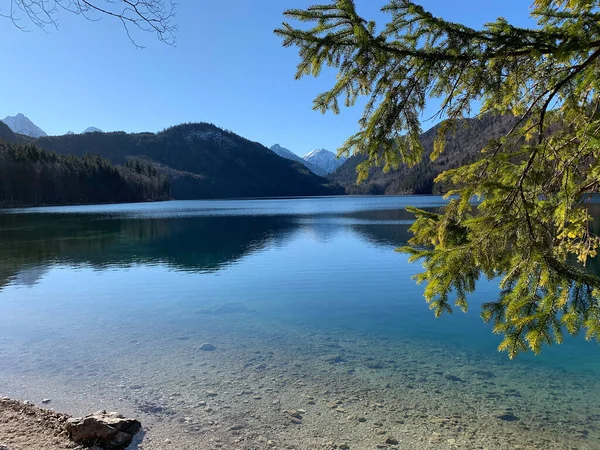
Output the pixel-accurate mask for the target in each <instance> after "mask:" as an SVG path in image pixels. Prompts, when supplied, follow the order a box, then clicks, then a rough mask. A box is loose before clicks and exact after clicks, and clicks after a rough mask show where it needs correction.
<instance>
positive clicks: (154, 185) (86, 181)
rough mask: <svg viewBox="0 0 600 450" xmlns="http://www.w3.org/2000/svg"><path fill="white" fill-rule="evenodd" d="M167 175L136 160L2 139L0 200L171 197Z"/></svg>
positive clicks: (21, 203) (71, 201)
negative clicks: (120, 161) (118, 161)
mask: <svg viewBox="0 0 600 450" xmlns="http://www.w3.org/2000/svg"><path fill="white" fill-rule="evenodd" d="M169 196H170V188H169V183H168V181H167V179H166V177H165V176H163V175H161V174H159V173H158V171H157V170H156V169H154V168H153V167H152V166H149V165H146V164H144V163H142V162H141V161H137V160H132V161H129V162H128V163H127V164H126V165H125V166H115V165H113V164H112V163H111V162H110V161H108V160H107V159H105V158H102V157H100V156H91V155H85V156H83V157H81V158H80V157H75V156H62V155H57V154H56V153H53V152H48V151H45V150H41V149H39V148H37V147H36V146H34V145H31V144H16V143H10V142H2V141H0V206H30V205H55V204H75V203H120V202H139V201H153V200H166V199H168V198H169Z"/></svg>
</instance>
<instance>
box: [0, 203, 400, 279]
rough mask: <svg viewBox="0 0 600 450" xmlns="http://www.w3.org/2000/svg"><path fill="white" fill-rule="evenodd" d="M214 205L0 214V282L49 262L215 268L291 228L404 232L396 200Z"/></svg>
mask: <svg viewBox="0 0 600 450" xmlns="http://www.w3.org/2000/svg"><path fill="white" fill-rule="evenodd" d="M214 212H215V210H214V209H213V210H211V211H210V213H209V214H207V212H206V211H205V210H201V209H198V210H196V213H195V215H194V214H189V211H188V214H187V215H186V216H184V217H182V216H181V215H180V214H173V217H164V215H163V214H161V215H160V216H158V217H156V216H152V215H151V216H150V217H143V216H142V217H140V216H139V215H137V214H136V215H132V216H127V215H122V214H105V213H97V214H94V213H90V212H85V213H67V212H66V211H61V212H59V213H53V214H43V213H42V214H41V213H36V214H10V213H4V214H0V253H1V255H2V256H1V258H0V287H3V286H5V285H7V284H9V283H12V284H19V285H26V286H31V285H33V284H35V283H36V282H37V281H38V280H39V279H40V278H41V277H42V276H43V274H44V273H45V271H46V270H47V269H48V267H50V266H54V265H68V266H82V265H84V266H91V267H93V268H96V269H106V268H127V267H131V266H133V265H138V264H143V265H158V264H163V265H167V266H168V267H170V268H171V269H174V270H178V271H189V272H199V273H202V272H211V271H217V270H219V269H222V268H223V267H226V266H228V265H231V264H234V263H235V262H236V261H238V260H240V259H241V258H243V257H245V256H247V255H250V254H253V253H256V252H260V251H261V250H263V249H265V248H266V247H268V246H271V245H273V246H283V245H285V243H286V242H288V241H289V239H290V238H291V237H292V236H293V235H294V234H295V233H299V232H303V233H307V235H309V236H311V237H312V238H313V239H314V240H315V241H316V242H320V243H326V242H329V241H331V240H332V239H333V238H334V237H335V236H336V234H338V233H340V232H346V231H347V230H351V231H353V232H355V233H358V234H359V235H360V236H361V237H362V238H363V239H365V240H366V241H368V242H370V243H372V244H374V245H378V246H388V247H395V246H398V245H401V244H403V243H405V242H406V240H407V239H408V238H409V233H408V227H409V224H410V220H409V219H410V215H409V214H408V213H407V212H406V211H404V209H402V208H399V209H385V210H360V211H342V212H339V213H334V214H332V213H330V212H329V213H327V214H325V213H323V214H307V213H306V212H305V211H301V212H300V214H283V215H267V214H256V215H255V214H254V212H253V211H250V213H248V212H247V211H241V212H240V215H233V214H231V213H230V212H229V213H228V214H214Z"/></svg>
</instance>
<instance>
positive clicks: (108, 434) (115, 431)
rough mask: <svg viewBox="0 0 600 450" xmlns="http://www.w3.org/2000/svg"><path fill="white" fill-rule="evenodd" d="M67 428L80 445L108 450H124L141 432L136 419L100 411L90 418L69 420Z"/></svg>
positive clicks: (140, 426)
mask: <svg viewBox="0 0 600 450" xmlns="http://www.w3.org/2000/svg"><path fill="white" fill-rule="evenodd" d="M65 428H66V430H67V432H68V433H69V435H70V437H71V439H73V440H74V441H75V442H77V443H80V444H96V445H100V446H102V447H103V448H107V449H124V448H126V447H127V446H128V445H129V444H130V443H131V441H132V440H133V437H134V436H135V435H136V434H137V433H138V432H139V431H140V429H141V428H142V425H141V424H140V422H139V421H137V420H135V419H126V418H125V417H123V416H122V415H121V414H119V413H116V412H106V411H98V412H96V413H94V414H91V415H89V416H86V417H83V418H79V417H74V418H71V419H68V420H67V422H66V424H65Z"/></svg>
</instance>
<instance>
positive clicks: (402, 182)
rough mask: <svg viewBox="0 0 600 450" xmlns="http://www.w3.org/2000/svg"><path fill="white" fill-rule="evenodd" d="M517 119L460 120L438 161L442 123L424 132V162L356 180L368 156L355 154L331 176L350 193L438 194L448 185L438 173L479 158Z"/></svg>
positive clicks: (448, 137) (422, 136)
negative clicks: (435, 154)
mask: <svg viewBox="0 0 600 450" xmlns="http://www.w3.org/2000/svg"><path fill="white" fill-rule="evenodd" d="M514 123H515V118H514V117H512V116H494V115H491V114H489V115H486V116H483V117H482V118H478V119H464V120H461V121H459V123H458V124H457V129H456V132H455V133H449V134H447V135H446V148H445V150H444V152H443V153H442V155H441V156H440V157H439V158H438V159H436V160H435V161H431V160H430V158H429V157H430V155H431V152H432V151H433V141H434V139H435V137H436V136H437V133H438V130H439V128H440V126H441V124H438V125H436V126H434V127H433V128H431V129H430V130H428V131H426V132H425V133H423V134H422V135H421V137H420V140H421V144H422V145H423V147H424V150H425V153H424V155H423V159H422V161H421V162H420V163H418V164H416V165H415V166H413V167H408V166H406V165H401V166H400V167H399V168H398V169H396V170H390V171H389V172H387V173H384V172H383V170H382V169H381V168H380V167H376V168H372V169H371V171H370V173H369V178H368V179H367V181H365V182H363V183H361V184H359V185H357V184H356V176H357V173H356V167H357V166H358V165H359V164H360V163H361V162H363V161H365V159H366V157H365V156H364V155H353V156H351V157H350V158H348V160H347V161H346V162H345V163H344V164H343V165H342V166H340V167H339V168H338V169H337V170H336V171H335V172H334V173H332V174H331V175H330V176H329V179H330V180H332V181H333V182H336V183H339V184H341V185H342V186H344V188H345V191H346V193H347V194H351V195H356V194H390V195H394V194H438V193H441V192H444V191H445V187H444V186H440V185H435V184H434V182H433V180H434V179H435V177H436V176H437V175H439V174H440V173H442V172H444V171H445V170H448V169H453V168H456V167H460V166H462V165H464V164H469V163H472V162H474V161H476V160H477V159H478V158H479V157H480V155H481V149H483V148H484V147H485V146H486V145H487V144H488V142H489V141H490V140H491V139H495V138H499V137H501V136H504V135H505V134H507V133H508V132H509V131H510V129H511V128H512V126H513V125H514Z"/></svg>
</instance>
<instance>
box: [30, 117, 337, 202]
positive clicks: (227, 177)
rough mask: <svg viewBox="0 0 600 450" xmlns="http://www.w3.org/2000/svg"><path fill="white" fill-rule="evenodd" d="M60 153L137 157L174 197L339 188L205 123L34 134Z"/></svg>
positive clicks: (124, 158)
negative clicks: (148, 130) (160, 176)
mask: <svg viewBox="0 0 600 450" xmlns="http://www.w3.org/2000/svg"><path fill="white" fill-rule="evenodd" d="M35 142H36V144H37V145H39V146H40V147H42V148H44V149H47V150H51V151H54V152H57V153H60V154H74V155H78V156H83V155H85V154H86V153H91V154H99V155H101V156H103V157H105V158H108V159H109V160H110V161H112V162H113V163H115V164H125V163H126V162H127V161H130V160H140V161H142V162H143V163H144V164H150V165H152V167H154V168H155V169H156V170H158V171H159V172H161V173H163V174H165V175H167V176H168V178H169V181H170V184H171V193H172V196H173V197H174V198H176V199H200V198H242V197H286V196H309V195H331V194H342V193H343V189H342V188H341V187H339V186H337V185H334V184H332V183H331V182H330V181H329V180H327V179H325V178H322V177H319V176H317V175H315V174H314V173H312V172H311V171H310V170H308V169H307V168H306V167H305V166H304V165H302V164H300V163H298V162H295V161H291V160H288V159H284V158H281V157H279V156H278V155H276V154H275V153H273V152H272V151H271V150H269V149H268V148H266V147H264V146H263V145H261V144H259V143H257V142H252V141H249V140H248V139H245V138H243V137H241V136H238V135H237V134H235V133H232V132H230V131H225V130H222V129H221V128H218V127H216V126H215V125H212V124H208V123H188V124H182V125H177V126H174V127H171V128H168V129H166V130H164V131H161V132H159V133H135V134H127V133H124V132H111V133H85V134H75V135H64V136H48V137H42V138H39V139H37V140H36V141H35Z"/></svg>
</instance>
